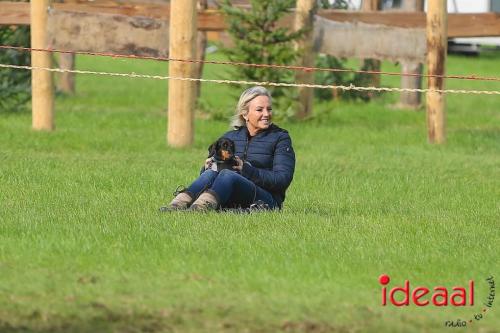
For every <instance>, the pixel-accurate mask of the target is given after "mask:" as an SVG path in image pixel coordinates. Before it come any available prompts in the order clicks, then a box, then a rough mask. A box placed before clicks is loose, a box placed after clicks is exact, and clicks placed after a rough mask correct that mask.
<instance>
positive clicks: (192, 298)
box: [0, 54, 500, 333]
mask: <svg viewBox="0 0 500 333" xmlns="http://www.w3.org/2000/svg"><path fill="white" fill-rule="evenodd" d="M499 61H500V56H499V55H498V54H496V55H495V54H490V55H485V56H482V57H481V58H464V57H450V59H449V63H448V72H449V73H450V74H451V73H453V74H470V73H474V74H477V75H485V76H500V74H499V73H498V63H499ZM77 65H78V68H79V69H91V70H106V71H116V72H136V73H150V74H158V75H166V74H167V70H166V69H167V67H168V66H167V64H166V63H157V62H148V61H133V60H122V59H106V58H90V57H79V58H78V59H77ZM384 69H386V70H397V68H396V67H395V66H394V65H391V64H385V65H384ZM495 71H497V72H495ZM224 73H225V72H224V69H223V68H222V67H221V66H216V65H211V66H207V67H206V71H205V77H207V78H218V77H221V76H222V77H223V76H224V75H225V74H224ZM226 75H227V74H226ZM398 80H399V79H398V78H394V77H384V78H383V80H382V82H383V85H391V86H397V85H398ZM166 85H167V83H166V82H165V81H156V80H145V79H126V78H110V77H97V76H85V75H80V76H78V77H77V95H76V96H74V97H67V96H58V98H57V100H56V113H57V116H56V124H57V130H56V131H55V132H53V133H37V132H34V131H32V130H31V129H30V126H31V117H30V114H28V113H21V114H9V113H7V114H6V113H2V114H0V332H2V333H4V332H33V333H35V332H36V333H42V332H47V333H48V332H171V331H172V332H198V331H206V332H220V331H227V332H234V331H237V332H276V331H285V332H303V331H305V332H403V331H404V332H440V331H446V330H448V329H449V330H451V328H446V327H445V326H444V323H445V321H447V320H453V321H456V320H457V319H461V320H466V321H467V322H468V320H471V319H473V317H474V315H475V314H478V313H480V312H481V311H482V309H483V308H484V306H483V305H482V303H483V302H484V301H486V299H487V297H488V292H489V289H488V284H487V282H486V281H485V279H486V278H487V277H488V276H490V275H493V276H494V277H495V278H496V279H499V277H500V274H499V273H500V269H499V268H500V266H499V260H498V258H499V257H498V253H500V239H499V238H500V237H499V230H500V228H499V227H500V203H499V198H500V112H499V109H500V98H499V97H497V96H477V95H449V96H448V97H447V105H448V108H447V132H448V142H447V143H446V144H445V145H442V146H434V145H429V144H428V143H427V139H426V126H425V112H424V111H421V112H415V111H402V110H396V109H394V108H392V107H391V105H392V104H394V103H395V102H396V101H397V99H398V95H397V94H386V95H384V96H382V97H381V98H380V99H378V100H377V101H375V102H373V103H370V104H365V103H352V102H329V103H317V104H316V105H315V111H316V116H315V117H314V118H313V119H311V120H309V121H307V122H305V123H294V122H290V123H282V124H280V125H282V127H285V128H287V129H289V131H290V133H291V136H292V139H293V141H294V147H295V150H296V154H297V168H296V173H295V179H294V181H293V183H292V186H291V187H290V189H289V190H288V192H287V200H286V202H285V208H284V209H283V211H281V212H266V213H258V214H251V215H235V214H230V213H224V214H219V213H210V214H195V213H171V214H160V213H158V211H157V209H158V207H159V206H161V205H162V204H163V203H165V202H166V201H168V200H170V199H171V192H172V191H173V190H174V189H175V187H176V186H177V185H178V184H188V183H189V182H190V181H191V180H193V179H194V177H196V175H197V172H198V170H199V166H200V165H201V163H202V161H203V160H204V159H205V156H206V148H207V147H208V145H209V144H210V143H211V142H212V141H214V140H215V139H216V138H217V137H218V136H219V135H220V134H221V133H223V132H224V131H225V130H226V129H227V123H226V122H222V121H207V120H204V119H203V118H198V119H197V121H196V138H195V144H194V145H193V147H192V148H189V149H184V150H177V149H171V148H168V147H167V146H166V142H165V141H166V140H165V138H166V117H165V113H166V112H165V109H166V105H167V103H166V98H167V96H166V94H167V90H166ZM447 87H448V88H465V89H490V90H500V84H499V83H495V82H468V81H456V80H455V81H449V82H448V83H447ZM239 92H240V90H238V89H235V88H232V87H228V86H223V85H210V84H207V85H204V86H203V87H202V98H203V102H204V104H203V105H204V107H205V108H206V109H212V110H216V111H217V112H220V114H227V113H228V112H230V110H231V109H232V108H233V106H234V105H235V104H236V100H235V95H237V94H238V93H239ZM383 273H386V274H388V275H390V277H391V283H390V284H389V288H392V287H394V286H401V285H403V283H404V280H406V279H409V280H410V281H411V286H412V288H414V287H416V286H419V285H423V286H427V287H431V288H432V287H434V286H437V285H444V286H446V287H448V288H451V287H453V286H457V285H459V286H466V285H467V283H468V281H469V280H470V279H473V280H474V281H475V301H476V303H475V305H474V306H465V307H452V306H449V307H435V306H427V307H417V306H415V305H410V306H408V307H395V306H392V305H391V306H386V307H383V306H381V305H380V304H381V286H380V284H379V282H378V277H379V275H380V274H383ZM496 282H497V283H498V280H497V281H496ZM496 307H498V300H497V301H496V303H495V304H494V305H493V308H492V309H490V310H488V311H487V312H486V313H483V318H482V319H481V320H479V321H477V320H474V321H473V323H472V324H470V323H469V322H468V327H467V330H468V331H473V332H474V331H478V332H498V327H500V316H498V309H497V308H496Z"/></svg>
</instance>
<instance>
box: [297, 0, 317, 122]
mask: <svg viewBox="0 0 500 333" xmlns="http://www.w3.org/2000/svg"><path fill="white" fill-rule="evenodd" d="M316 2H317V1H315V0H297V9H296V12H295V30H296V31H298V30H300V29H306V33H305V34H304V36H303V37H302V38H301V39H300V40H299V41H297V43H296V48H297V49H298V50H299V51H300V52H301V55H300V58H299V61H298V63H297V65H298V66H303V67H313V66H314V61H315V59H316V54H315V53H314V51H313V25H314V14H315V13H316V9H317V7H316ZM295 80H296V81H297V83H305V84H313V83H314V72H311V71H298V72H297V73H296V74H295ZM298 91H299V108H300V109H299V110H298V112H297V117H298V118H305V117H306V116H308V115H310V114H311V113H312V108H313V99H314V91H313V89H311V88H306V87H299V89H298Z"/></svg>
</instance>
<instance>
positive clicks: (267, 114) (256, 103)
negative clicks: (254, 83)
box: [245, 96, 273, 135]
mask: <svg viewBox="0 0 500 333" xmlns="http://www.w3.org/2000/svg"><path fill="white" fill-rule="evenodd" d="M272 111H273V109H272V107H271V101H270V100H269V97H267V96H257V97H255V98H254V99H252V100H251V101H250V103H249V104H248V113H247V114H246V116H245V119H246V120H247V128H248V131H249V132H250V134H251V135H255V134H257V133H258V132H260V131H262V130H265V129H267V128H268V127H269V126H270V125H271V118H272Z"/></svg>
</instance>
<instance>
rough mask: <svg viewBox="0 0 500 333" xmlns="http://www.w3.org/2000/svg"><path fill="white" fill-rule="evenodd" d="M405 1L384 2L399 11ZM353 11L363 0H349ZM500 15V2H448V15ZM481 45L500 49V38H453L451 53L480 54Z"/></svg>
mask: <svg viewBox="0 0 500 333" xmlns="http://www.w3.org/2000/svg"><path fill="white" fill-rule="evenodd" d="M402 1H404V0H382V6H383V9H385V10H391V9H392V10H397V9H398V8H400V7H401V2H402ZM348 2H349V6H350V8H351V9H359V8H360V7H361V2H362V0H348ZM487 12H497V13H500V0H448V13H487ZM481 45H492V46H497V47H500V37H477V38H453V39H451V40H450V47H449V50H450V51H456V52H466V53H478V52H479V51H480V46H481Z"/></svg>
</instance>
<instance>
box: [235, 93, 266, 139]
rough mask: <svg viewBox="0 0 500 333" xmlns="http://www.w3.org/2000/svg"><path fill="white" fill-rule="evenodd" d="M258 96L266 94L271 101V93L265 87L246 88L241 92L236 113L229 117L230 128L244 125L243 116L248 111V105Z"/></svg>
mask: <svg viewBox="0 0 500 333" xmlns="http://www.w3.org/2000/svg"><path fill="white" fill-rule="evenodd" d="M258 96H267V97H268V98H269V102H272V97H271V93H270V92H269V91H268V90H267V89H266V88H264V87H261V86H255V87H252V88H248V89H247V90H245V91H244V92H243V93H242V94H241V96H240V100H239V101H238V104H237V105H236V114H235V115H234V116H233V117H232V119H231V127H232V128H234V129H238V128H239V127H242V126H245V124H246V121H245V118H244V116H245V115H246V114H247V113H248V105H249V104H250V102H251V101H252V100H253V99H254V98H256V97H258Z"/></svg>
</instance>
